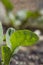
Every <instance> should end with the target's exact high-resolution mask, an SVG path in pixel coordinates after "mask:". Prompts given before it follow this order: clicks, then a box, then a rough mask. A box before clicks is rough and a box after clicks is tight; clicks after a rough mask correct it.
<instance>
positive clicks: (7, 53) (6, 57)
mask: <svg viewBox="0 0 43 65" xmlns="http://www.w3.org/2000/svg"><path fill="white" fill-rule="evenodd" d="M1 51H2V60H3V62H4V65H9V62H10V58H11V56H12V55H11V50H10V48H8V47H7V46H2V48H1Z"/></svg>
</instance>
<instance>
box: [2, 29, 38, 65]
mask: <svg viewBox="0 0 43 65" xmlns="http://www.w3.org/2000/svg"><path fill="white" fill-rule="evenodd" d="M37 41H38V36H37V35H36V34H35V33H33V32H31V31H29V30H18V31H15V32H14V33H13V34H12V35H11V37H10V43H11V48H9V47H8V44H7V46H3V47H2V59H3V62H4V65H9V62H10V59H11V57H12V55H13V52H14V50H15V49H16V48H17V47H19V46H32V45H33V44H35V43H36V42H37ZM10 43H9V44H10Z"/></svg>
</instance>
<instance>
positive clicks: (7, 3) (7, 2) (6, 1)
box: [1, 0, 13, 11]
mask: <svg viewBox="0 0 43 65" xmlns="http://www.w3.org/2000/svg"><path fill="white" fill-rule="evenodd" d="M1 1H2V3H3V4H4V5H5V7H6V9H7V11H10V10H12V9H13V5H12V3H11V2H10V0H1Z"/></svg>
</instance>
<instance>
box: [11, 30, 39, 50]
mask: <svg viewBox="0 0 43 65" xmlns="http://www.w3.org/2000/svg"><path fill="white" fill-rule="evenodd" d="M10 41H11V46H12V47H11V48H12V50H14V49H15V48H16V47H18V46H32V45H33V44H35V43H36V42H37V41H38V36H37V35H36V34H35V33H33V32H31V31H29V30H18V31H15V32H14V33H13V34H12V35H11V38H10Z"/></svg>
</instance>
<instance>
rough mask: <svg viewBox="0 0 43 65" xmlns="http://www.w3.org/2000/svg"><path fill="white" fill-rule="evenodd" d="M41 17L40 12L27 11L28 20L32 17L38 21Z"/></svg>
mask: <svg viewBox="0 0 43 65" xmlns="http://www.w3.org/2000/svg"><path fill="white" fill-rule="evenodd" d="M39 16H40V14H39V12H38V11H34V12H33V11H27V18H30V17H32V18H34V19H36V18H37V17H39Z"/></svg>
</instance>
